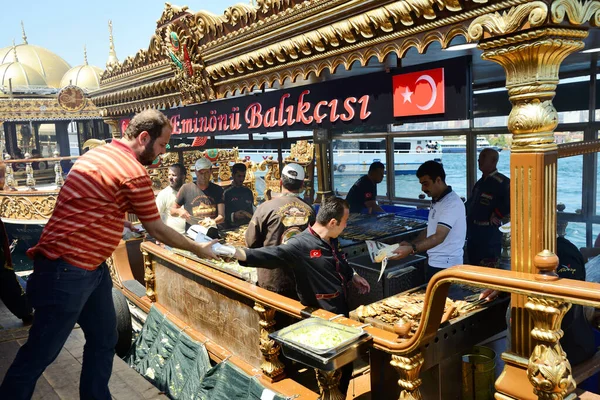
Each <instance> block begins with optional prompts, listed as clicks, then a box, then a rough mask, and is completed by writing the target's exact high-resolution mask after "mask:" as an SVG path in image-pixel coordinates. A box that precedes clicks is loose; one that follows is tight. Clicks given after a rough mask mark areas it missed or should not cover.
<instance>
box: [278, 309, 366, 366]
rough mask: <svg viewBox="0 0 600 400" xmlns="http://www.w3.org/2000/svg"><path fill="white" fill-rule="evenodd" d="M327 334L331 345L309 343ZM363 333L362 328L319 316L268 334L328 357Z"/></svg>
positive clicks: (286, 342)
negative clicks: (337, 322)
mask: <svg viewBox="0 0 600 400" xmlns="http://www.w3.org/2000/svg"><path fill="white" fill-rule="evenodd" d="M328 334H329V335H330V336H329V337H330V338H331V341H332V342H333V343H334V344H332V345H331V346H329V345H328V343H323V345H317V344H315V345H311V344H310V343H309V342H310V341H311V340H314V339H315V338H318V339H321V340H327V339H328V337H327V336H326V335H328ZM364 335H366V332H365V331H363V330H362V329H358V328H353V327H350V326H345V325H341V324H336V323H335V322H331V321H327V320H324V319H321V318H308V319H305V320H302V321H300V322H298V323H295V324H293V325H290V326H288V327H286V328H284V329H281V330H279V331H277V332H273V333H272V334H271V335H269V336H271V337H272V338H273V339H274V340H276V341H278V342H281V343H284V344H289V345H291V346H292V347H295V348H300V349H303V350H305V351H308V352H310V353H313V354H317V355H320V356H323V357H328V356H333V355H335V354H337V353H339V351H340V350H341V349H343V348H345V347H347V346H348V345H349V344H351V343H353V342H355V341H357V340H358V339H359V338H361V337H363V336H364Z"/></svg>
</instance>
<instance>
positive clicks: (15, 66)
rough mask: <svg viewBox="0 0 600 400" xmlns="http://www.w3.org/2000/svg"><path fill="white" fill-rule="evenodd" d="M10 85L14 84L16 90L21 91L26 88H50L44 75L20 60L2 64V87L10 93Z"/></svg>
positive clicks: (0, 69)
mask: <svg viewBox="0 0 600 400" xmlns="http://www.w3.org/2000/svg"><path fill="white" fill-rule="evenodd" d="M9 79H10V83H9ZM10 86H12V90H13V91H14V92H20V91H22V90H24V89H25V90H32V89H40V88H48V85H47V84H46V80H45V79H44V77H43V76H41V75H40V74H39V73H38V72H37V71H36V70H34V69H33V68H31V67H29V66H27V65H25V64H23V63H20V62H8V63H5V64H2V65H0V89H1V90H2V91H3V92H4V93H8V92H9V91H10Z"/></svg>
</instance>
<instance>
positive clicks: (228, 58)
mask: <svg viewBox="0 0 600 400" xmlns="http://www.w3.org/2000/svg"><path fill="white" fill-rule="evenodd" d="M487 2H488V0H477V1H475V3H478V4H477V6H476V7H473V6H472V5H468V4H467V3H468V2H467V0H440V1H433V0H426V1H423V0H401V1H395V2H390V3H388V4H385V5H381V6H375V7H374V8H372V9H370V10H366V11H361V12H360V13H359V14H357V15H352V13H351V12H345V11H346V10H354V9H355V8H356V7H355V6H358V5H360V3H361V2H360V1H358V0H349V1H342V0H328V1H326V2H323V1H321V0H304V1H301V0H286V1H274V0H268V1H267V0H265V1H263V2H260V4H259V5H258V6H256V7H254V6H249V5H244V4H238V5H235V6H232V7H230V8H228V9H227V10H226V11H225V13H224V15H222V16H217V15H215V14H211V13H208V12H203V11H201V12H198V13H193V12H191V11H189V10H187V9H184V8H181V9H175V8H174V7H172V6H171V8H173V10H166V11H165V13H164V18H163V17H161V20H160V21H159V24H158V25H157V30H156V33H155V35H154V36H153V37H152V39H151V42H150V46H149V48H148V50H141V51H140V52H138V54H136V56H135V57H134V58H133V59H132V58H131V57H130V58H128V59H126V60H125V61H124V62H123V64H118V65H116V66H115V67H114V70H113V71H108V72H106V73H105V75H103V78H102V82H101V88H100V90H98V91H97V92H94V93H93V94H92V100H93V101H94V102H95V103H96V104H97V105H98V106H100V107H102V108H103V109H104V110H105V112H106V113H107V115H123V114H128V113H135V112H139V111H141V110H143V109H145V108H149V107H155V108H172V107H177V106H180V105H181V103H182V102H186V103H187V102H190V101H197V100H198V99H195V100H194V99H193V96H200V97H201V98H202V96H204V97H205V98H223V97H226V96H227V95H230V94H233V93H236V92H238V93H239V91H250V90H253V89H255V88H263V87H271V86H273V85H274V84H275V83H276V82H278V83H279V84H283V83H284V82H285V80H286V79H291V80H292V81H295V80H296V79H297V78H298V77H300V76H301V77H302V78H303V79H306V78H308V76H309V74H311V73H314V74H315V75H316V76H321V74H322V73H323V72H324V71H326V70H329V71H330V72H331V73H335V71H336V69H337V67H338V66H340V65H344V67H345V68H346V69H351V68H352V65H353V63H354V62H356V61H359V62H360V64H361V65H366V64H367V63H368V60H369V59H370V58H372V57H377V59H378V60H379V61H380V62H381V61H383V60H384V59H385V57H386V56H387V55H388V54H390V53H396V54H398V56H399V57H402V56H403V55H404V54H405V53H406V51H408V50H409V49H410V48H411V47H415V48H417V50H418V51H419V52H421V53H422V52H424V51H425V50H426V49H427V46H429V45H430V44H431V43H433V42H435V41H437V42H439V43H441V45H442V47H443V48H445V47H447V45H448V43H449V42H450V40H452V38H453V37H455V36H457V35H463V36H466V27H464V26H461V24H462V23H464V22H465V21H470V20H472V19H474V18H477V17H479V16H481V15H485V14H489V13H494V12H496V11H500V10H504V9H506V8H508V7H512V6H516V5H519V4H527V2H526V1H525V0H505V1H502V2H498V3H493V4H486V3H487ZM484 4H486V5H484ZM168 8H169V6H167V9H168ZM333 10H336V13H335V15H339V17H337V20H336V19H334V20H333V21H331V23H328V24H327V25H326V26H321V27H318V28H315V29H313V30H307V29H306V28H305V26H304V25H306V23H307V21H313V20H317V19H318V18H320V16H321V15H325V14H328V13H330V12H331V11H333ZM337 10H340V11H341V12H338V11H337ZM534 21H537V19H535V18H534ZM167 30H171V31H175V32H176V33H177V34H178V35H179V34H181V35H182V43H183V42H185V43H186V44H187V46H188V51H189V49H193V52H194V54H191V53H190V54H189V56H190V60H191V61H192V63H193V64H194V68H193V70H194V74H193V77H194V79H196V81H193V80H190V79H189V77H186V76H184V75H182V73H184V72H182V71H181V70H179V71H175V75H176V76H174V72H173V70H171V68H172V65H174V64H173V62H172V61H170V60H169V58H168V56H167V54H166V52H165V46H164V45H165V44H167V43H166V41H165V39H166V38H165V33H166V31H167ZM290 32H294V34H293V36H292V37H291V38H290V37H289V33H290ZM255 43H267V44H268V45H266V46H264V45H263V46H262V47H259V48H256V46H255V45H254V44H255ZM200 56H201V57H200ZM208 77H209V78H210V81H206V79H205V78H208ZM186 85H187V86H186ZM194 89H199V92H198V93H196V92H194ZM180 90H182V91H183V92H185V93H184V94H182V93H180ZM207 91H208V92H207ZM213 91H214V93H213ZM202 93H204V94H202Z"/></svg>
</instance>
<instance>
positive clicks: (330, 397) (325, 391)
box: [315, 369, 346, 400]
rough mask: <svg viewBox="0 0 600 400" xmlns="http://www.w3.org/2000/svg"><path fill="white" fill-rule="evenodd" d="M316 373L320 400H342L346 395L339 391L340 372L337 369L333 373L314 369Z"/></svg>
mask: <svg viewBox="0 0 600 400" xmlns="http://www.w3.org/2000/svg"><path fill="white" fill-rule="evenodd" d="M315 372H316V373H317V384H318V385H319V392H320V393H321V396H319V399H320V400H344V399H345V398H346V395H345V394H343V393H342V392H341V391H340V389H339V385H340V379H341V378H342V371H341V370H339V369H336V370H333V371H323V370H320V369H315Z"/></svg>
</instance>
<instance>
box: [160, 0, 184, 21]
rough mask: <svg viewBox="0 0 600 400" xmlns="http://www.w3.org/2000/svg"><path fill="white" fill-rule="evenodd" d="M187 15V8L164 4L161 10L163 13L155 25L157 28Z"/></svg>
mask: <svg viewBox="0 0 600 400" xmlns="http://www.w3.org/2000/svg"><path fill="white" fill-rule="evenodd" d="M188 13H189V12H188V7H187V6H183V7H178V6H173V5H171V3H165V9H164V10H163V13H162V15H161V16H160V18H159V19H158V21H156V25H157V26H162V25H166V24H168V23H169V22H171V21H173V20H175V19H177V18H179V17H181V16H183V15H185V14H188Z"/></svg>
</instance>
